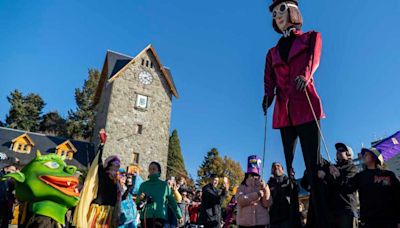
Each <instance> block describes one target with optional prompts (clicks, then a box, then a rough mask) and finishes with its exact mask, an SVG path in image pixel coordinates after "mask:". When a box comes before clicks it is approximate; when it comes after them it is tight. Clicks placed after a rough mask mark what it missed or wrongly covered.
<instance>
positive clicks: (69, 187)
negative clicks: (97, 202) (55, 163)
mask: <svg viewBox="0 0 400 228" xmlns="http://www.w3.org/2000/svg"><path fill="white" fill-rule="evenodd" d="M39 178H40V179H41V180H42V181H43V182H45V183H46V184H48V185H50V186H52V187H53V188H55V189H57V190H59V191H61V192H62V193H64V194H66V195H69V196H76V197H79V190H78V188H77V186H78V183H79V181H78V178H76V177H56V176H40V177H39Z"/></svg>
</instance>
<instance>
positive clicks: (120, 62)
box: [94, 44, 179, 104]
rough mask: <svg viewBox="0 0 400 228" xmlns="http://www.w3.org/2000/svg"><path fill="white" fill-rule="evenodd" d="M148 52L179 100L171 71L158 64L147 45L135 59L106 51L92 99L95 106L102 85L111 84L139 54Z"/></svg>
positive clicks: (154, 54) (149, 46) (155, 54)
mask: <svg viewBox="0 0 400 228" xmlns="http://www.w3.org/2000/svg"><path fill="white" fill-rule="evenodd" d="M147 51H150V52H151V53H152V54H153V56H154V58H155V59H156V63H157V64H158V66H159V67H160V71H161V73H162V75H163V76H164V77H165V80H166V81H167V84H168V85H169V88H170V89H171V92H172V94H173V95H174V96H175V97H176V98H179V95H178V91H177V90H176V86H175V83H174V80H173V78H172V75H171V71H170V69H169V68H167V67H165V66H163V65H162V64H161V62H160V59H159V57H158V55H157V52H156V51H155V49H154V47H153V46H152V45H151V44H149V45H148V46H147V47H146V48H145V49H143V50H142V51H141V52H140V53H138V54H137V55H136V56H135V57H131V56H128V55H125V54H121V53H118V52H115V51H111V50H107V53H106V58H105V60H104V64H103V69H102V71H101V77H100V81H99V84H98V86H97V89H96V94H95V97H94V103H95V104H97V103H98V101H99V100H100V96H101V92H102V89H103V87H104V83H106V82H112V81H114V80H115V79H117V78H118V77H119V75H120V74H121V72H123V71H124V70H125V69H126V68H127V67H128V65H129V64H130V63H134V62H135V61H137V60H138V59H139V56H141V54H143V53H145V52H147Z"/></svg>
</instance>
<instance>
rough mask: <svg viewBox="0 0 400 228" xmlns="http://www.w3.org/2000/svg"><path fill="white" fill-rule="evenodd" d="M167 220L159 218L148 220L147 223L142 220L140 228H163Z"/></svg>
mask: <svg viewBox="0 0 400 228" xmlns="http://www.w3.org/2000/svg"><path fill="white" fill-rule="evenodd" d="M164 223H165V220H164V219H159V218H148V219H146V221H144V220H143V219H140V227H142V228H163V227H164Z"/></svg>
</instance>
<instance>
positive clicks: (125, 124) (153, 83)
mask: <svg viewBox="0 0 400 228" xmlns="http://www.w3.org/2000/svg"><path fill="white" fill-rule="evenodd" d="M173 97H176V98H178V93H177V90H176V87H175V84H174V82H173V79H172V75H171V72H170V70H169V69H168V68H166V67H164V66H163V65H162V64H161V62H160V59H159V58H158V55H157V53H156V51H155V49H154V48H153V47H152V46H151V45H149V46H147V47H146V48H145V49H144V50H142V51H141V52H140V53H139V54H138V55H136V56H135V57H131V56H127V55H124V54H120V53H117V52H113V51H107V54H106V58H105V61H104V64H103V69H102V71H101V77H100V81H99V85H98V87H97V90H96V94H95V98H94V103H95V105H96V111H97V115H96V123H95V127H94V135H93V137H92V141H93V143H95V144H96V145H97V144H98V142H99V139H98V135H97V133H98V132H99V130H100V129H101V128H105V129H106V131H107V134H108V138H107V143H106V144H105V146H104V155H103V160H104V159H105V158H106V157H107V156H109V155H118V156H119V157H120V159H121V167H124V168H126V167H127V166H131V167H132V166H133V167H135V168H138V169H140V170H141V171H140V173H141V174H142V176H143V177H147V167H148V165H149V163H150V162H152V161H157V162H159V163H160V164H161V166H162V177H165V174H166V166H167V158H168V142H169V127H170V117H171V107H172V99H173Z"/></svg>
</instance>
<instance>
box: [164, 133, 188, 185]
mask: <svg viewBox="0 0 400 228" xmlns="http://www.w3.org/2000/svg"><path fill="white" fill-rule="evenodd" d="M182 176H183V177H185V178H186V179H188V173H187V171H186V167H185V162H184V161H183V156H182V151H181V145H180V141H179V136H178V131H177V130H176V129H175V130H174V131H173V132H172V135H171V136H170V137H169V145H168V162H167V178H169V177H182Z"/></svg>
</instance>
